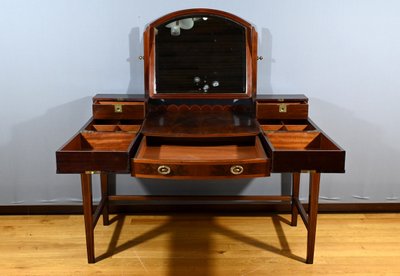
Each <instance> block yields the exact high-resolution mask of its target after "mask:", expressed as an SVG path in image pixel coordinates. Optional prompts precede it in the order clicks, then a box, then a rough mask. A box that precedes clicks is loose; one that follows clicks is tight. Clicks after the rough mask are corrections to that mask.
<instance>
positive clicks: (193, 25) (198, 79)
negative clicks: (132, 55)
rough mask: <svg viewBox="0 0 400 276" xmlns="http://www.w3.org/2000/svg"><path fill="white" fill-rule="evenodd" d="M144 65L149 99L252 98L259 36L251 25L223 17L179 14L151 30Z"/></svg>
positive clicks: (209, 12) (197, 12) (193, 12)
mask: <svg viewBox="0 0 400 276" xmlns="http://www.w3.org/2000/svg"><path fill="white" fill-rule="evenodd" d="M144 61H145V90H146V94H147V95H149V97H150V98H156V99H184V98H192V99H210V98H214V99H218V98H222V99H240V98H251V97H254V96H255V91H256V72H257V66H256V62H257V33H256V31H255V29H254V27H253V26H252V25H251V24H250V23H248V22H246V21H244V20H243V19H241V18H239V17H237V16H235V15H233V14H229V13H226V12H223V11H218V10H212V9H189V10H182V11H177V12H174V13H170V14H167V15H165V16H163V17H161V18H159V19H157V20H155V21H154V22H153V23H151V24H150V25H148V27H147V28H146V30H145V33H144Z"/></svg>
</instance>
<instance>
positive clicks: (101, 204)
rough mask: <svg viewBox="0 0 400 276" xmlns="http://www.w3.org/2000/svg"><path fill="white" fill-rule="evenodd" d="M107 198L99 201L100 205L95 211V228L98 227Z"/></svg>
mask: <svg viewBox="0 0 400 276" xmlns="http://www.w3.org/2000/svg"><path fill="white" fill-rule="evenodd" d="M106 200H107V199H106V198H102V199H101V200H100V202H99V205H98V206H97V208H96V210H95V211H94V214H93V225H92V227H93V229H94V228H95V227H96V224H97V221H98V220H99V218H100V216H101V215H102V213H103V210H104V207H105V206H106V205H105V204H106Z"/></svg>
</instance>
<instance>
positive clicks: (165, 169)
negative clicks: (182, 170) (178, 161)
mask: <svg viewBox="0 0 400 276" xmlns="http://www.w3.org/2000/svg"><path fill="white" fill-rule="evenodd" d="M157 171H158V173H159V174H162V175H167V174H170V173H171V168H170V167H168V166H165V165H161V166H159V167H158V169H157Z"/></svg>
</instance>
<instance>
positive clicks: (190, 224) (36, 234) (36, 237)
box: [0, 214, 400, 276]
mask: <svg viewBox="0 0 400 276" xmlns="http://www.w3.org/2000/svg"><path fill="white" fill-rule="evenodd" d="M288 219H289V216H288V215H266V216H243V215H241V216H212V215H202V214H193V215H188V214H184V215H183V214H180V215H174V216H149V215H129V216H114V217H113V223H112V225H110V226H107V227H105V226H103V225H101V224H99V225H98V226H97V228H96V232H95V244H96V256H97V257H98V262H97V263H96V264H91V265H89V264H87V262H86V248H85V236H84V228H83V227H84V226H83V217H82V216H76V215H74V216H69V215H60V216H54V215H52V216H0V275H171V276H172V275H174V276H176V275H189V276H195V275H229V276H233V275H273V274H274V275H311V274H313V275H314V274H315V275H343V274H345V275H400V214H321V215H319V220H318V226H317V243H316V253H315V262H314V264H313V265H307V264H304V263H303V261H304V258H305V254H306V231H305V228H304V226H303V225H302V224H300V223H299V226H297V227H291V226H289V224H288Z"/></svg>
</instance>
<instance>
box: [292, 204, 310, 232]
mask: <svg viewBox="0 0 400 276" xmlns="http://www.w3.org/2000/svg"><path fill="white" fill-rule="evenodd" d="M294 202H295V204H296V207H297V210H299V213H300V216H301V218H302V220H303V222H304V225H305V226H306V227H307V229H308V215H307V212H306V210H305V209H304V207H303V205H302V204H301V202H300V200H299V199H298V198H296V199H294Z"/></svg>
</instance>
